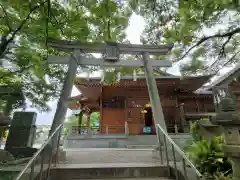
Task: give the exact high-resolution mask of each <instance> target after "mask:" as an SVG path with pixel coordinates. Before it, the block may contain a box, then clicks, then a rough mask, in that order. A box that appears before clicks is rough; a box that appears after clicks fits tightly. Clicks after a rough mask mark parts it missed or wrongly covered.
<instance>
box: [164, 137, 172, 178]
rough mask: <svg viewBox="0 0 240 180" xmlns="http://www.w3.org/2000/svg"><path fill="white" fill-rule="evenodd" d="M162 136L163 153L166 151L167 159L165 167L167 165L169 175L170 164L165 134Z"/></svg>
mask: <svg viewBox="0 0 240 180" xmlns="http://www.w3.org/2000/svg"><path fill="white" fill-rule="evenodd" d="M163 138H164V146H165V153H166V160H167V167H168V175H169V176H171V172H170V166H169V157H168V148H167V140H166V135H165V134H164V135H163Z"/></svg>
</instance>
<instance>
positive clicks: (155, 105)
mask: <svg viewBox="0 0 240 180" xmlns="http://www.w3.org/2000/svg"><path fill="white" fill-rule="evenodd" d="M142 60H143V63H144V70H145V74H146V82H147V87H148V94H149V98H150V102H151V107H152V112H153V119H154V123H155V125H157V124H159V125H160V126H161V127H162V128H163V129H164V130H165V132H167V127H166V123H165V120H164V116H163V110H162V106H161V101H160V97H159V92H158V88H157V83H156V79H155V77H154V74H153V67H152V65H151V61H150V58H149V54H148V53H147V52H145V53H143V58H142Z"/></svg>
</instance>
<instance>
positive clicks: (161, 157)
mask: <svg viewBox="0 0 240 180" xmlns="http://www.w3.org/2000/svg"><path fill="white" fill-rule="evenodd" d="M156 128H157V135H158V144H159V155H160V159H161V164H163V154H162V146H161V134H160V130H159V128H158V127H156Z"/></svg>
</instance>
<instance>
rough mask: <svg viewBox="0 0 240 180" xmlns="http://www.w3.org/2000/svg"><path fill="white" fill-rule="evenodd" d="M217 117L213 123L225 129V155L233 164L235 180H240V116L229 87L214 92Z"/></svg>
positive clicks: (213, 119)
mask: <svg viewBox="0 0 240 180" xmlns="http://www.w3.org/2000/svg"><path fill="white" fill-rule="evenodd" d="M213 94H214V102H215V106H216V117H215V118H212V119H211V122H212V123H213V124H216V125H221V126H222V127H223V133H224V138H225V144H224V147H223V150H224V153H225V154H226V156H228V157H229V158H230V160H231V163H232V169H233V180H240V114H239V113H238V111H237V103H236V99H235V97H234V96H233V93H232V92H231V91H230V89H229V87H216V88H215V89H214V90H213Z"/></svg>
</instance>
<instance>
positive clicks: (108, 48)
mask: <svg viewBox="0 0 240 180" xmlns="http://www.w3.org/2000/svg"><path fill="white" fill-rule="evenodd" d="M48 44H49V46H50V47H52V48H54V49H56V50H58V51H64V52H72V54H71V55H69V56H60V57H59V56H49V58H48V62H49V63H50V64H68V72H67V75H66V78H65V82H64V85H63V89H62V92H61V95H60V99H59V102H58V105H57V110H56V113H55V116H54V119H53V124H52V127H51V130H50V134H51V133H52V132H53V131H54V130H55V129H56V128H57V127H58V126H59V125H60V124H62V123H63V121H64V118H65V115H66V112H67V108H68V105H67V102H68V98H69V97H70V95H71V92H72V87H73V85H74V84H73V83H74V82H73V80H74V78H75V76H76V73H77V66H78V65H88V66H100V67H123V66H124V67H143V68H144V70H145V74H146V82H147V87H148V92H149V97H150V103H151V105H152V112H153V117H154V122H155V124H160V126H161V127H162V128H163V129H164V130H165V131H166V132H167V129H166V124H165V120H164V116H163V111H162V106H161V102H160V97H159V93H158V89H157V84H156V80H155V77H154V74H153V67H171V66H172V63H171V62H170V61H166V60H151V59H150V55H165V54H166V53H167V52H168V51H169V50H171V49H172V45H157V46H156V45H136V44H117V43H106V44H105V43H79V42H71V41H64V40H54V39H50V40H49V42H48ZM83 53H103V54H105V58H102V59H99V58H91V59H89V58H86V57H84V55H82V54H83ZM120 54H132V55H142V58H138V59H137V60H121V59H119V55H120Z"/></svg>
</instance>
